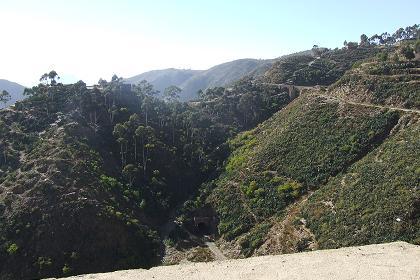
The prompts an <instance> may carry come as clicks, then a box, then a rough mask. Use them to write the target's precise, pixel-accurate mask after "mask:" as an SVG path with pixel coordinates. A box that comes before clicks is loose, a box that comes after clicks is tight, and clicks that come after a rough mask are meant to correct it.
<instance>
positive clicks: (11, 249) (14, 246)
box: [6, 243, 19, 255]
mask: <svg viewBox="0 0 420 280" xmlns="http://www.w3.org/2000/svg"><path fill="white" fill-rule="evenodd" d="M18 250H19V246H18V245H17V244H16V243H12V244H10V246H9V247H8V248H7V250H6V251H7V253H8V254H9V255H15V254H16V253H17V251H18Z"/></svg>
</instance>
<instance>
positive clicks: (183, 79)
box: [126, 58, 274, 101]
mask: <svg viewBox="0 0 420 280" xmlns="http://www.w3.org/2000/svg"><path fill="white" fill-rule="evenodd" d="M273 62H274V60H273V59H270V60H262V59H250V58H247V59H239V60H234V61H230V62H226V63H223V64H219V65H216V66H213V67H211V68H210V69H208V70H186V69H174V68H169V69H163V70H153V71H149V72H145V73H142V74H140V75H137V76H134V77H131V78H128V79H126V81H127V82H130V83H132V84H137V83H138V82H140V81H142V80H147V81H148V82H149V83H151V84H152V85H153V86H154V88H155V89H157V90H159V91H160V92H163V91H164V90H165V88H167V87H168V86H171V85H175V86H178V87H179V88H181V89H182V93H181V100H184V101H185V100H191V99H194V98H196V97H197V92H198V91H199V90H200V89H201V90H203V91H204V90H206V89H208V88H210V87H216V86H226V85H229V84H231V83H232V82H234V81H236V80H238V79H240V78H241V77H243V76H246V75H255V74H258V73H262V72H264V70H267V69H268V68H269V66H270V65H271V64H272V63H273Z"/></svg>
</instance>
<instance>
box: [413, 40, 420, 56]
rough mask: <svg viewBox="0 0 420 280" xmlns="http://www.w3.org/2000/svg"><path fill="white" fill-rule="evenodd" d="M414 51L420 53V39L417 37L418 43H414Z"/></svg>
mask: <svg viewBox="0 0 420 280" xmlns="http://www.w3.org/2000/svg"><path fill="white" fill-rule="evenodd" d="M414 51H415V52H416V54H420V39H417V41H416V44H415V45H414Z"/></svg>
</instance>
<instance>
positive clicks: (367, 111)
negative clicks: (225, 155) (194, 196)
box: [206, 50, 420, 257]
mask: <svg viewBox="0 0 420 280" xmlns="http://www.w3.org/2000/svg"><path fill="white" fill-rule="evenodd" d="M392 55H393V56H397V57H398V56H399V53H398V50H395V51H391V55H390V57H391V56H392ZM399 59H400V61H399V62H396V60H395V59H392V60H391V59H390V60H386V61H383V60H381V59H379V58H378V57H377V56H373V57H370V58H369V60H368V61H365V62H364V63H361V64H359V65H360V66H357V67H356V68H354V70H352V71H349V72H347V73H346V74H345V75H344V76H343V77H342V78H340V80H339V81H338V82H337V83H336V84H334V85H332V86H331V87H328V88H318V89H316V88H314V89H309V90H306V91H304V92H303V93H302V94H301V96H299V97H298V98H297V99H295V100H294V101H293V102H292V103H291V104H289V105H288V106H287V107H286V108H284V109H283V110H281V111H279V112H278V113H276V114H275V115H274V116H273V117H271V118H270V119H268V120H267V121H265V122H263V123H262V124H260V125H259V126H258V127H257V128H255V129H254V130H251V131H247V132H245V133H242V134H240V135H239V136H238V137H236V138H234V139H233V140H231V141H230V146H231V149H232V150H233V151H232V153H231V155H230V157H229V159H228V161H227V163H226V165H225V171H224V172H223V173H222V174H221V176H220V177H219V178H218V179H217V180H215V181H214V182H213V184H214V186H213V187H212V188H211V190H208V191H210V195H209V196H208V197H207V200H206V203H209V204H210V205H212V206H213V207H214V208H215V210H216V212H217V215H218V217H219V218H220V223H219V225H218V231H219V233H220V234H221V237H222V240H223V242H221V243H222V245H223V248H224V249H225V250H226V252H227V253H229V252H235V253H233V255H232V256H233V257H238V256H250V255H253V254H257V255H259V254H267V253H288V252H296V251H302V250H312V249H316V248H338V247H341V246H349V245H362V244H370V243H378V242H389V241H395V240H406V241H409V242H414V243H418V242H419V237H420V231H419V228H420V224H419V216H418V213H419V205H420V204H419V201H420V190H419V189H418V187H417V186H418V184H419V181H418V177H419V176H418V175H419V174H418V169H419V167H420V162H419V161H418V160H417V158H420V146H419V145H420V142H419V135H420V134H419V133H420V131H419V129H420V122H419V115H420V111H419V110H416V109H414V108H417V109H418V106H417V97H418V96H419V93H418V86H416V85H417V82H418V81H417V75H416V73H415V72H414V73H413V71H415V70H412V69H415V67H416V66H417V63H418V62H417V61H412V62H409V61H407V60H404V59H403V58H401V57H399ZM274 67H275V66H274ZM372 69H374V70H372ZM378 69H379V70H378ZM383 69H386V70H383ZM380 70H382V71H383V72H381V71H380ZM372 71H376V72H375V74H371V73H372ZM396 72H398V73H406V75H403V74H400V75H401V76H403V77H399V76H397V77H394V76H389V75H390V74H389V73H396ZM355 73H357V75H359V76H360V77H363V78H359V79H354V78H352V77H353V76H354V75H355ZM349 80H350V81H351V82H352V84H351V87H349V86H348V81H349ZM385 82H386V84H385ZM371 84H376V85H381V86H383V87H382V88H381V90H377V87H375V86H373V87H369V88H366V89H365V88H364V87H366V85H371ZM385 88H387V89H390V90H389V91H385V90H384V89H385ZM397 88H398V89H400V90H396V89H397ZM349 89H350V90H349ZM361 89H363V91H362V90H361ZM360 96H363V99H360ZM407 107H408V108H413V110H407V109H406V108H407ZM208 191H207V192H208Z"/></svg>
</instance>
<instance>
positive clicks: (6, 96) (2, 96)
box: [0, 90, 12, 106]
mask: <svg viewBox="0 0 420 280" xmlns="http://www.w3.org/2000/svg"><path fill="white" fill-rule="evenodd" d="M11 98H12V96H11V95H10V93H8V92H7V91H6V90H2V91H1V92H0V102H2V103H3V104H4V106H6V103H7V102H9V101H10V99H11Z"/></svg>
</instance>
